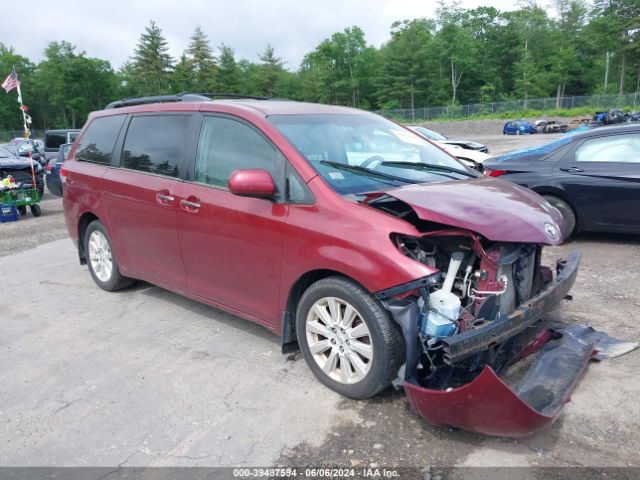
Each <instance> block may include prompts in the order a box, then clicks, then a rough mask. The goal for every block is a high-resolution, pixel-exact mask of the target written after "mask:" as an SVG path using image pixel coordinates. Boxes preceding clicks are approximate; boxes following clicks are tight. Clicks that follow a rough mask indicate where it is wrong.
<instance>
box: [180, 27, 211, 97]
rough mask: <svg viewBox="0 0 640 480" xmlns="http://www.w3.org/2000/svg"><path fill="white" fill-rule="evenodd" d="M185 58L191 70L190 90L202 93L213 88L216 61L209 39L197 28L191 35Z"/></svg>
mask: <svg viewBox="0 0 640 480" xmlns="http://www.w3.org/2000/svg"><path fill="white" fill-rule="evenodd" d="M186 53H187V56H188V59H189V61H190V64H191V66H192V68H193V76H194V78H193V82H192V85H191V88H193V89H194V90H196V91H198V92H201V93H204V92H209V91H211V90H212V89H213V88H214V82H215V74H216V59H215V57H214V56H213V53H212V50H211V46H210V44H209V39H208V38H207V36H206V35H205V33H204V32H203V31H202V29H201V28H200V26H197V27H196V29H195V31H194V32H193V35H191V39H190V43H189V46H188V47H187V51H186Z"/></svg>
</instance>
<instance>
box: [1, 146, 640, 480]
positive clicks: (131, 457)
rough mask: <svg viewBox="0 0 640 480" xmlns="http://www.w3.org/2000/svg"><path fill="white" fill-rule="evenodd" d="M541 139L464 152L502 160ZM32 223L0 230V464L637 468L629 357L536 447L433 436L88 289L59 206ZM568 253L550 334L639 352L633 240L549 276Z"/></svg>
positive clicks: (216, 333) (152, 309)
mask: <svg viewBox="0 0 640 480" xmlns="http://www.w3.org/2000/svg"><path fill="white" fill-rule="evenodd" d="M552 138H553V136H550V135H547V136H543V135H533V136H522V137H503V136H501V135H491V134H486V135H478V136H476V137H475V138H474V139H477V140H479V141H484V142H486V143H487V144H488V145H489V146H490V149H491V151H492V153H500V152H503V151H506V150H510V149H513V148H516V147H519V146H529V145H532V144H536V143H540V142H545V141H550V140H551V139H552ZM42 209H43V216H42V217H40V218H37V219H36V218H33V217H32V216H30V215H28V216H27V217H26V218H23V219H21V220H20V221H19V222H15V223H10V224H2V225H0V256H2V258H0V275H2V277H3V278H4V279H5V282H4V288H3V293H2V298H3V299H11V301H10V302H8V301H3V302H2V303H3V307H2V313H1V315H2V318H1V319H0V349H1V350H0V351H1V354H0V425H1V426H2V427H1V428H2V430H1V431H2V435H0V465H2V466H37V465H40V466H105V467H115V466H118V467H119V466H195V465H200V466H220V465H230V466H268V465H274V464H278V465H297V466H305V465H314V466H319V465H330V466H342V467H351V466H354V467H357V468H359V467H368V466H371V465H378V466H415V467H422V466H426V465H430V466H432V470H431V471H430V472H432V473H434V475H435V474H437V472H438V469H442V468H445V467H452V466H484V467H487V466H530V467H535V469H534V470H528V471H526V475H525V476H524V477H521V478H556V477H555V476H556V475H557V471H555V472H554V471H549V470H546V469H544V468H543V467H548V466H554V467H566V466H568V467H579V466H584V467H590V469H589V470H587V472H591V473H596V476H597V475H598V472H599V469H600V468H602V467H625V466H636V467H640V459H639V458H638V452H639V451H640V402H638V401H637V399H638V398H640V377H638V374H637V372H638V371H640V352H638V351H636V352H633V353H631V354H628V355H626V356H623V357H621V358H618V359H613V360H607V361H605V362H602V363H599V364H591V365H590V366H589V367H588V371H587V373H586V375H585V377H584V379H583V380H582V381H581V383H580V384H579V386H578V388H577V389H576V391H575V393H574V394H573V396H572V401H571V402H570V403H569V404H567V405H566V407H565V409H564V413H563V414H562V415H561V418H560V419H559V421H558V422H556V423H555V424H554V425H553V426H552V428H550V429H548V430H546V431H544V432H541V433H539V434H536V435H534V436H532V437H529V438H526V439H521V440H512V439H501V438H491V437H484V436H480V435H474V434H469V433H466V432H463V431H457V430H451V429H442V428H436V427H433V426H431V425H429V424H427V423H425V422H423V421H422V420H421V419H420V418H419V417H418V416H417V415H416V414H415V413H414V412H413V411H412V410H411V408H410V407H409V406H408V404H407V402H406V401H405V399H404V395H403V394H402V393H400V392H394V391H391V390H389V391H386V392H384V393H383V394H381V395H379V396H377V397H376V398H374V399H371V400H368V401H352V400H346V399H343V398H341V397H339V396H338V395H336V394H334V393H332V392H330V391H329V390H327V389H325V388H324V387H322V386H321V385H320V384H319V382H317V381H315V380H314V379H313V377H312V375H311V373H310V372H309V371H308V369H307V368H306V366H305V365H304V362H303V360H302V359H301V358H300V357H299V355H297V356H282V355H281V354H280V353H279V348H278V345H279V344H278V340H277V338H276V337H275V336H273V335H272V334H270V333H269V332H267V331H266V330H264V329H263V328H261V327H259V326H257V325H253V324H250V323H248V322H245V321H243V320H241V319H238V318H236V317H233V316H232V315H228V314H225V313H222V312H220V311H218V310H215V309H213V308H209V307H206V306H204V305H201V304H198V303H196V302H193V301H191V300H187V299H185V298H182V297H180V296H177V295H174V294H173V293H169V292H166V291H164V290H162V289H159V288H157V287H154V286H151V285H148V284H139V285H137V286H136V287H134V288H132V289H130V290H127V291H124V292H120V293H117V294H109V293H106V292H103V291H101V290H99V289H98V288H97V287H95V286H94V284H93V282H92V280H91V278H90V276H89V273H88V272H87V270H86V268H84V267H81V266H80V265H78V262H77V256H76V253H75V251H74V249H73V246H72V244H71V242H70V240H68V239H66V236H67V235H66V231H65V227H64V222H63V220H62V214H61V201H60V200H59V199H56V198H52V197H51V195H49V196H48V197H46V198H45V200H44V201H43V202H42ZM61 238H64V239H63V240H58V239H61ZM576 248H577V249H580V250H582V252H583V261H582V266H581V270H580V272H579V275H578V279H577V281H576V285H575V287H574V289H573V291H572V295H573V297H574V300H573V301H570V302H569V301H565V302H563V303H562V305H560V306H559V307H558V308H557V309H556V310H555V311H554V312H553V314H552V315H551V316H550V320H559V321H572V322H579V323H591V324H592V325H593V326H594V327H595V328H597V329H601V330H603V331H605V332H607V333H610V334H612V335H614V336H617V337H619V338H623V339H628V340H637V339H640V322H638V320H640V317H639V314H638V312H639V311H640V260H639V259H640V237H634V236H613V235H581V236H579V237H578V238H576V239H574V240H573V241H572V242H571V243H570V244H568V245H564V246H561V247H554V248H547V249H546V254H545V257H546V260H547V261H548V262H551V261H553V260H555V258H558V257H560V256H563V255H566V254H567V253H568V252H569V251H570V250H572V249H576ZM511 473H512V472H506V473H505V472H504V471H503V472H502V474H504V475H506V476H505V477H504V478H510V476H511ZM496 475H499V473H498V474H496ZM577 475H578V474H577ZM454 477H455V475H454ZM583 477H584V471H582V473H580V474H579V475H578V476H577V477H576V478H583ZM425 478H426V477H425ZM446 478H449V477H446ZM610 478H612V477H610Z"/></svg>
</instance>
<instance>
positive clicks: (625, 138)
mask: <svg viewBox="0 0 640 480" xmlns="http://www.w3.org/2000/svg"><path fill="white" fill-rule="evenodd" d="M576 161H577V162H614V163H640V134H638V133H636V134H632V135H612V136H609V137H603V138H594V139H591V140H586V141H585V142H584V143H583V144H582V145H581V146H580V148H578V150H576Z"/></svg>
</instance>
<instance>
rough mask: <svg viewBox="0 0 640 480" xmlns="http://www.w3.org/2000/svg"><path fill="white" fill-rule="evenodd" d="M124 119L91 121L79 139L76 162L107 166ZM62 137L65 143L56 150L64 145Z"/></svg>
mask: <svg viewBox="0 0 640 480" xmlns="http://www.w3.org/2000/svg"><path fill="white" fill-rule="evenodd" d="M124 119H125V116H124V115H112V116H108V117H98V118H95V119H93V121H92V122H91V123H90V124H89V126H88V127H87V129H86V131H85V132H84V134H83V135H82V138H81V139H80V143H79V144H78V148H77V149H76V160H78V161H81V162H91V163H100V164H102V165H109V164H110V163H111V154H112V153H113V148H114V147H115V145H116V139H117V138H118V134H119V133H120V128H121V127H122V123H123V122H124ZM62 137H63V139H64V140H65V141H64V142H62V143H61V144H60V145H58V148H59V147H60V146H62V145H63V144H65V143H66V135H65V134H62Z"/></svg>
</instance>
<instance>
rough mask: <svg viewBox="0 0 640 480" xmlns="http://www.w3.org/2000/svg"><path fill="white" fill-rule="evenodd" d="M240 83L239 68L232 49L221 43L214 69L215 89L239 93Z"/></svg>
mask: <svg viewBox="0 0 640 480" xmlns="http://www.w3.org/2000/svg"><path fill="white" fill-rule="evenodd" d="M240 83H241V79H240V69H239V68H238V64H237V63H236V58H235V56H234V53H233V49H232V48H231V47H230V46H228V45H224V44H222V45H221V46H220V56H219V64H218V68H217V69H216V89H217V90H218V91H220V92H224V93H239V90H240Z"/></svg>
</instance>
